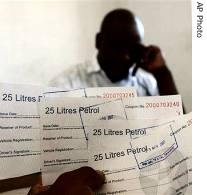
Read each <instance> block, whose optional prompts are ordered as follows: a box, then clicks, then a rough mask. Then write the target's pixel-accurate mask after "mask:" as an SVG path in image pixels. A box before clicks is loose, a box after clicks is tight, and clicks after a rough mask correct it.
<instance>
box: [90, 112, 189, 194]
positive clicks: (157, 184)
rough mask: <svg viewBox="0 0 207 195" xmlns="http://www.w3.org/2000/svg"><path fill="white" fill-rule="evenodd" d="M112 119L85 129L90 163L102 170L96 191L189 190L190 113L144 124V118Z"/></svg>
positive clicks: (172, 192)
mask: <svg viewBox="0 0 207 195" xmlns="http://www.w3.org/2000/svg"><path fill="white" fill-rule="evenodd" d="M125 122H126V123H125ZM100 123H101V122H100ZM116 123H117V122H113V121H106V122H105V123H104V125H102V127H101V126H100V124H98V125H97V126H93V127H91V131H90V130H88V131H89V132H90V133H89V136H88V139H89V142H88V143H89V145H88V147H89V155H90V157H89V165H90V166H92V167H93V168H94V169H98V170H102V171H104V172H105V175H106V183H105V184H104V186H103V187H102V189H101V190H100V191H98V192H97V193H96V194H97V195H105V194H140V195H152V194H153V195H156V194H157V195H165V194H186V195H188V194H192V187H191V185H192V151H191V149H192V115H191V113H190V114H188V115H183V116H180V117H177V118H174V119H172V118H170V119H168V120H166V119H165V120H163V119H161V120H152V119H151V120H149V122H148V125H147V120H144V121H143V124H142V122H141V120H138V121H136V120H131V121H122V122H121V121H120V126H117V124H116ZM124 123H125V125H124ZM88 128H89V127H88ZM97 129H98V133H97ZM129 129H130V130H131V133H127V132H129ZM109 132H110V133H109ZM135 133H137V135H135Z"/></svg>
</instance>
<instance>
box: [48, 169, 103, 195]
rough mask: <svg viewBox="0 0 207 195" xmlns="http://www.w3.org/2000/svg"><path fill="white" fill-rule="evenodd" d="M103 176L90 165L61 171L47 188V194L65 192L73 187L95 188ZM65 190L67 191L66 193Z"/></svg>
mask: <svg viewBox="0 0 207 195" xmlns="http://www.w3.org/2000/svg"><path fill="white" fill-rule="evenodd" d="M104 180H105V177H104V175H103V174H101V173H100V172H97V171H95V170H94V169H92V168H91V167H82V168H79V169H76V170H74V171H71V172H66V173H63V174H62V175H61V176H59V177H58V179H57V180H56V181H55V183H54V184H53V185H52V186H51V188H50V189H49V194H51V195H53V194H56V195H57V194H61V195H63V194H67V193H70V191H71V190H74V188H81V187H83V186H88V187H89V188H90V189H92V190H95V189H98V188H99V187H101V185H102V184H103V183H104ZM66 192H67V193H66Z"/></svg>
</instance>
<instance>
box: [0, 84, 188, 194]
mask: <svg viewBox="0 0 207 195" xmlns="http://www.w3.org/2000/svg"><path fill="white" fill-rule="evenodd" d="M0 98H1V99H0V186H1V181H3V180H5V179H8V178H14V177H19V176H24V175H29V174H32V173H37V172H41V173H42V181H43V184H44V185H51V184H52V183H53V182H54V181H55V180H56V179H57V178H58V176H60V175H61V174H62V173H64V172H67V171H72V170H74V169H77V168H80V167H82V166H91V167H93V168H94V169H96V170H101V171H103V172H104V173H105V175H106V182H105V184H104V186H103V187H102V188H101V190H99V191H97V192H96V194H97V195H107V194H126V195H129V194H130V195H135V194H139V195H152V194H153V195H154V194H159V195H166V194H167V195H170V194H177V195H178V194H191V193H192V192H191V191H192V151H191V149H192V140H191V139H192V114H191V113H189V114H186V115H183V108H182V100H181V96H180V95H173V96H149V97H137V93H136V89H135V88H124V87H113V88H107V87H103V88H83V89H76V90H66V89H58V88H45V87H42V86H30V85H13V84H3V83H0ZM0 188H1V187H0Z"/></svg>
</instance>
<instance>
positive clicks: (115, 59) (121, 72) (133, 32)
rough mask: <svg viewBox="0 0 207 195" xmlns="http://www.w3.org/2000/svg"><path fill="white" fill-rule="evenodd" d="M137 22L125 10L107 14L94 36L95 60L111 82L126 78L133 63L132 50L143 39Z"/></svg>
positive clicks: (132, 15) (130, 13)
mask: <svg viewBox="0 0 207 195" xmlns="http://www.w3.org/2000/svg"><path fill="white" fill-rule="evenodd" d="M138 22H139V21H138V20H137V18H136V17H135V16H134V14H133V13H132V12H130V11H128V10H125V9H117V10H114V11H111V12H109V13H108V14H107V15H106V16H105V18H104V20H103V22H102V25H101V29H100V32H99V33H98V34H97V36H96V48H97V49H98V56H97V58H98V62H99V64H100V66H101V68H102V69H103V70H104V72H105V73H106V75H107V76H108V78H109V79H110V80H111V81H112V82H116V81H120V80H122V79H124V78H126V77H127V76H128V73H129V69H130V67H132V65H133V64H134V62H135V60H134V50H135V48H136V47H137V45H139V44H140V42H141V39H142V38H143V37H142V34H140V30H139V29H138V27H139V25H140V23H138ZM142 32H143V31H142Z"/></svg>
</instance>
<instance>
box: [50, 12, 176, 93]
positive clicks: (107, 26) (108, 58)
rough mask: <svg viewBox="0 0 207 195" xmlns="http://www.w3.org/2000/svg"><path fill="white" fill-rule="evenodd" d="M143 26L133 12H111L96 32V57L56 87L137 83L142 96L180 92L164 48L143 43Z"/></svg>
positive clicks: (56, 81) (64, 76) (60, 79)
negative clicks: (168, 65) (162, 50)
mask: <svg viewBox="0 0 207 195" xmlns="http://www.w3.org/2000/svg"><path fill="white" fill-rule="evenodd" d="M143 33H144V28H143V25H142V23H141V21H140V20H139V18H138V17H136V16H135V15H134V14H133V13H132V12H130V11H128V10H125V9H116V10H114V11H111V12H109V13H108V14H107V15H106V16H105V18H104V20H103V22H102V25H101V29H100V32H99V33H98V34H97V35H96V49H97V50H98V53H97V56H96V59H94V60H93V61H92V62H89V61H87V62H86V63H85V64H79V65H77V66H76V67H72V68H71V69H69V70H68V71H65V72H64V73H63V74H62V75H61V76H59V77H57V78H56V79H54V80H53V81H52V82H51V85H53V86H56V87H66V88H83V87H107V86H134V87H136V88H137V93H138V95H139V96H147V95H148V96H149V95H173V94H177V89H176V87H175V84H174V81H173V78H172V75H171V73H170V71H169V69H168V68H167V66H166V63H165V60H164V58H163V56H162V54H161V51H160V49H159V48H158V47H156V46H148V47H146V46H144V45H143V44H142V39H143Z"/></svg>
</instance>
